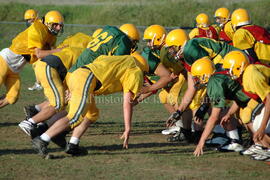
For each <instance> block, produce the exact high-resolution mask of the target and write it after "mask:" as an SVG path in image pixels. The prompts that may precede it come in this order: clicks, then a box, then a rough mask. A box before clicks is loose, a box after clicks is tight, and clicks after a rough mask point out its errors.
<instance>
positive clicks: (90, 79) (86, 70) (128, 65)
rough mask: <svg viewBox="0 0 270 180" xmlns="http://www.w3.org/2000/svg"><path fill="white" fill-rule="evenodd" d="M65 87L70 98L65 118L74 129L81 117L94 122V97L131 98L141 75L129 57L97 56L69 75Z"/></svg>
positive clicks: (96, 112) (141, 77) (135, 94)
mask: <svg viewBox="0 0 270 180" xmlns="http://www.w3.org/2000/svg"><path fill="white" fill-rule="evenodd" d="M78 79H79V80H80V81H78ZM98 84H100V85H101V86H98ZM67 85H68V87H69V90H70V92H71V95H72V96H71V99H70V101H69V107H70V108H69V112H68V115H67V117H68V119H69V121H70V126H71V128H74V127H76V126H77V125H79V124H80V123H81V121H82V118H83V117H84V116H85V117H87V118H88V119H89V120H90V121H93V122H94V121H96V120H97V118H98V109H97V108H96V106H95V102H94V101H93V95H94V94H96V95H101V94H112V93H115V92H124V93H127V92H132V93H133V94H134V98H135V97H136V96H137V95H138V94H139V91H140V89H141V87H142V85H143V72H142V71H141V69H140V68H139V66H138V65H137V62H136V60H135V59H134V57H132V56H128V55H126V56H99V57H98V58H97V59H96V60H95V61H94V62H93V63H90V64H87V65H85V66H83V67H82V68H78V69H77V70H76V71H74V72H73V73H71V75H70V77H69V78H68V80H67Z"/></svg>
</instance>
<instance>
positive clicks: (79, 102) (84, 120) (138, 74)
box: [32, 53, 149, 155]
mask: <svg viewBox="0 0 270 180" xmlns="http://www.w3.org/2000/svg"><path fill="white" fill-rule="evenodd" d="M148 69H149V68H148V64H147V62H146V61H145V60H144V58H143V57H141V56H140V55H139V54H138V53H136V54H135V55H134V57H133V56H130V55H125V56H99V57H98V58H97V59H96V60H94V61H93V62H92V63H90V64H88V65H85V66H83V67H81V68H78V69H77V70H75V71H74V72H73V73H71V74H70V76H69V77H68V79H67V85H68V88H69V90H70V93H71V98H70V101H69V112H68V115H67V116H65V117H64V118H61V119H60V120H58V121H57V122H56V123H54V124H53V125H52V126H51V127H50V128H49V129H48V130H47V131H46V132H45V133H43V134H42V135H41V136H38V137H36V138H34V139H33V140H32V143H33V146H34V148H35V149H36V150H37V151H38V152H39V154H41V155H46V154H47V145H48V143H49V142H50V139H51V138H52V137H54V136H55V135H57V134H59V133H61V132H62V131H64V130H67V129H74V131H73V135H72V137H71V140H70V141H71V142H70V143H69V144H68V146H67V149H66V152H67V153H70V154H73V155H74V154H76V153H78V144H79V138H80V137H81V136H82V135H83V133H84V132H85V130H86V129H87V128H88V127H89V125H90V124H91V123H93V122H95V121H96V120H97V118H98V109H97V108H96V105H95V102H94V97H93V95H94V94H95V95H101V94H111V93H114V92H123V98H124V102H123V113H124V123H125V131H124V133H123V135H122V137H121V138H123V139H124V142H123V148H128V140H129V134H130V130H131V117H132V101H133V100H134V99H135V98H136V96H137V95H138V94H139V91H140V89H141V87H142V85H143V72H147V71H148ZM78 79H80V81H79V82H78Z"/></svg>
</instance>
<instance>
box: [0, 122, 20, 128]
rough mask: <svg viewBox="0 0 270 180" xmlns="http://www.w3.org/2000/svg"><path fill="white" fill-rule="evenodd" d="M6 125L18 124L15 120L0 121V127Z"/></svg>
mask: <svg viewBox="0 0 270 180" xmlns="http://www.w3.org/2000/svg"><path fill="white" fill-rule="evenodd" d="M6 126H18V123H17V122H1V123H0V127H6Z"/></svg>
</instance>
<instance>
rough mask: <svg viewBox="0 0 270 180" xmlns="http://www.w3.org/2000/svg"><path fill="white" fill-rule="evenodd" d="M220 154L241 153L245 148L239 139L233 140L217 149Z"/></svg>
mask: <svg viewBox="0 0 270 180" xmlns="http://www.w3.org/2000/svg"><path fill="white" fill-rule="evenodd" d="M217 150H218V151H220V152H240V151H242V150H243V146H242V145H241V144H240V141H239V140H237V139H231V140H229V141H228V142H227V143H225V144H224V145H222V146H220V147H219V148H217Z"/></svg>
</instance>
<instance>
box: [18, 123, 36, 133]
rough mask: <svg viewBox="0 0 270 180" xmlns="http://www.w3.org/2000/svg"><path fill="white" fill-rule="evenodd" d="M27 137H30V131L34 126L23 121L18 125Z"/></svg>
mask: <svg viewBox="0 0 270 180" xmlns="http://www.w3.org/2000/svg"><path fill="white" fill-rule="evenodd" d="M18 126H19V127H20V128H21V129H22V130H23V131H24V132H25V133H26V134H27V135H28V136H31V130H32V129H33V128H34V124H32V123H31V122H29V121H27V120H23V121H22V122H20V124H19V125H18Z"/></svg>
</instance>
